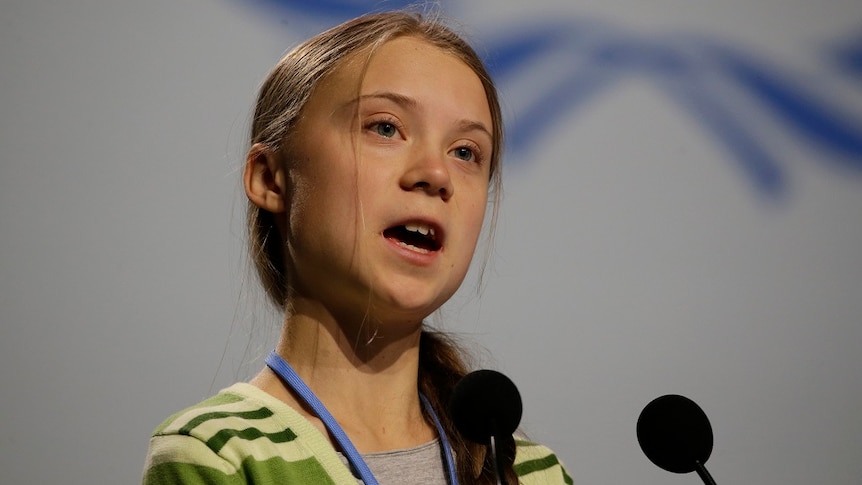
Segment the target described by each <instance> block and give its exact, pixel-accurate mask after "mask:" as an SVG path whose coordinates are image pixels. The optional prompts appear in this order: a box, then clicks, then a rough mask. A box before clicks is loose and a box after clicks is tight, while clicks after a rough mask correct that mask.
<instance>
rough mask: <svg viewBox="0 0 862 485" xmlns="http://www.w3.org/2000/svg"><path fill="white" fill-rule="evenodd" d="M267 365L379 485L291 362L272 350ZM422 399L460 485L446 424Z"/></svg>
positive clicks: (453, 482) (453, 481)
mask: <svg viewBox="0 0 862 485" xmlns="http://www.w3.org/2000/svg"><path fill="white" fill-rule="evenodd" d="M266 365H267V366H269V368H270V369H272V370H273V372H275V373H276V374H278V376H279V377H280V378H281V380H282V381H283V382H284V383H285V385H287V386H288V387H290V388H291V389H292V390H293V391H294V392H296V393H297V394H298V395H299V397H301V398H302V400H303V401H305V404H307V405H308V406H309V407H311V409H312V410H314V413H315V414H316V415H317V417H318V418H320V420H321V421H323V425H324V426H326V429H327V430H329V432H330V434H332V437H333V438H335V441H336V442H338V445H339V446H340V447H341V451H342V452H344V455H345V456H346V457H347V461H348V462H350V465H351V466H352V467H353V469H354V470H355V471H356V473H358V474H359V478H360V479H361V480H362V482H363V483H364V484H365V485H378V483H377V479H376V478H374V474H373V473H371V469H370V468H368V464H366V463H365V460H363V459H362V455H360V454H359V452H358V451H356V447H354V446H353V443H352V442H351V441H350V438H348V437H347V433H345V432H344V430H343V429H341V426H339V424H338V422H337V421H335V418H334V417H332V414H330V413H329V410H327V409H326V406H324V405H323V403H322V402H320V399H318V398H317V396H315V395H314V393H313V392H312V391H311V389H310V388H309V387H308V385H306V384H305V382H303V380H302V379H301V378H300V377H299V375H298V374H297V373H296V371H294V370H293V368H292V367H290V364H288V363H287V362H286V361H285V360H284V359H283V358H282V357H281V356H280V355H278V354H277V353H276V352H275V351H274V350H273V351H272V352H270V353H269V355H268V356H267V357H266ZM419 398H420V399H421V400H422V404H423V406H425V411H426V412H427V413H428V415H429V416H431V420H432V421H434V426H435V427H436V428H437V434H438V435H439V436H440V446H441V447H442V448H443V457H444V460H445V462H446V470H447V472H448V474H449V485H458V475H457V473H456V471H455V459H454V458H453V457H452V448H451V447H450V446H449V439H448V438H447V437H446V433H445V432H444V431H443V426H442V425H441V424H440V419H439V418H437V414H436V413H435V412H434V409H433V408H431V404H430V403H429V402H428V399H427V398H426V397H425V396H424V395H422V394H421V393H420V394H419Z"/></svg>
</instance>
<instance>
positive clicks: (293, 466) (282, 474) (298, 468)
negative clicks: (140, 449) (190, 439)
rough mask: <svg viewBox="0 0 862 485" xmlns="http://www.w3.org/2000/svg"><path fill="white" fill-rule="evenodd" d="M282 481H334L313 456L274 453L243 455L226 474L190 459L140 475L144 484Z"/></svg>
mask: <svg viewBox="0 0 862 485" xmlns="http://www.w3.org/2000/svg"><path fill="white" fill-rule="evenodd" d="M250 481H253V482H254V483H255V485H283V484H285V483H314V484H315V485H317V484H321V485H335V482H334V481H333V480H332V478H331V477H330V476H329V475H328V474H327V473H326V470H324V469H323V467H322V466H321V465H320V463H318V462H317V460H315V459H314V458H306V459H303V460H298V461H285V460H284V459H282V458H279V457H275V458H269V459H267V460H262V461H258V460H255V459H254V458H247V459H245V460H243V462H242V463H241V464H240V467H239V470H238V471H237V472H235V473H232V474H230V475H227V474H225V473H224V472H222V471H221V470H219V469H217V468H214V467H209V466H204V465H194V464H191V463H178V462H166V463H161V464H159V465H155V466H152V467H150V468H149V469H148V470H147V472H146V475H145V476H144V481H143V483H144V485H167V484H176V483H182V484H183V485H211V484H214V483H218V484H224V485H228V484H237V485H238V484H246V483H250Z"/></svg>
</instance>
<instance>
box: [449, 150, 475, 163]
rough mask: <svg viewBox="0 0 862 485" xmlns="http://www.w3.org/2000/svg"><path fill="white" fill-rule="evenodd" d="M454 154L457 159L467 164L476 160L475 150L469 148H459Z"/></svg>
mask: <svg viewBox="0 0 862 485" xmlns="http://www.w3.org/2000/svg"><path fill="white" fill-rule="evenodd" d="M452 154H453V155H454V156H455V158H460V159H461V160H464V161H465V162H470V161H473V160H474V159H475V158H476V154H475V153H473V150H471V149H470V148H468V147H458V148H456V149H454V150H452Z"/></svg>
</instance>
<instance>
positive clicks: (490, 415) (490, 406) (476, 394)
mask: <svg viewBox="0 0 862 485" xmlns="http://www.w3.org/2000/svg"><path fill="white" fill-rule="evenodd" d="M522 412H523V407H522V403H521V394H520V393H519V392H518V388H517V387H515V383H514V382H512V381H511V380H510V379H509V378H508V377H506V376H504V375H503V374H501V373H499V372H497V371H493V370H488V369H483V370H477V371H474V372H471V373H469V374H467V375H466V376H464V377H463V378H462V379H461V380H460V381H459V382H458V384H457V385H456V386H455V389H454V390H453V393H452V399H451V400H450V401H449V413H450V416H452V421H453V422H454V424H455V427H456V428H458V431H460V432H461V434H462V435H464V437H465V438H467V439H469V440H470V441H473V442H476V443H481V444H487V443H488V442H490V439H491V436H495V437H498V438H501V439H502V438H505V437H511V435H512V433H514V432H515V430H516V429H517V428H518V424H520V422H521V413H522Z"/></svg>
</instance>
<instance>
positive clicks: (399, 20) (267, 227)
mask: <svg viewBox="0 0 862 485" xmlns="http://www.w3.org/2000/svg"><path fill="white" fill-rule="evenodd" d="M403 36H412V37H416V38H418V39H421V40H423V41H425V42H428V43H429V44H431V45H433V46H435V47H437V48H439V49H441V50H443V51H445V52H446V53H449V54H451V55H453V56H454V57H456V58H458V59H460V60H461V61H463V62H464V63H465V64H466V65H467V66H469V67H470V68H471V69H472V70H473V72H475V73H476V75H477V76H478V78H479V79H480V81H481V82H482V85H483V87H484V89H485V95H486V98H487V102H488V107H489V109H490V112H491V119H492V135H493V140H492V143H493V146H492V154H491V159H490V173H491V175H490V180H489V191H490V192H491V196H492V200H493V207H492V214H491V225H492V227H493V224H494V221H495V219H496V215H497V207H498V198H499V194H500V184H501V176H500V175H501V170H500V160H501V156H502V147H503V120H502V114H501V110H500V103H499V99H498V95H497V90H496V88H495V87H494V83H493V82H492V80H491V78H490V75H489V74H488V72H487V70H486V68H485V66H484V64H483V63H482V61H481V59H480V58H479V56H478V55H477V54H476V52H475V51H474V50H473V48H472V47H470V45H469V44H467V42H465V41H464V40H463V39H462V38H461V37H460V36H459V35H458V34H457V33H456V32H455V31H454V30H452V29H451V28H449V27H447V26H445V25H444V24H443V23H442V22H441V21H440V20H439V18H437V17H428V16H423V15H420V14H414V13H408V12H386V13H376V14H369V15H365V16H362V17H359V18H356V19H353V20H350V21H348V22H345V23H343V24H341V25H338V26H336V27H333V28H331V29H329V30H327V31H325V32H323V33H321V34H318V35H316V36H315V37H313V38H311V39H309V40H308V41H306V42H304V43H302V44H301V45H299V46H298V47H296V48H295V49H293V50H291V51H290V52H289V53H287V54H286V55H285V56H284V57H283V58H282V59H281V60H280V61H279V62H278V64H276V66H275V67H274V68H273V69H272V71H270V73H269V75H268V76H267V78H266V80H265V81H264V83H263V85H262V86H261V89H260V93H259V95H258V99H257V104H256V106H255V112H254V117H253V119H252V125H251V136H250V142H251V145H254V144H258V143H260V144H264V145H265V146H267V147H268V148H269V149H270V150H272V151H273V152H279V151H281V150H283V149H286V147H285V146H284V145H285V142H286V140H288V139H289V137H290V135H291V133H292V130H293V129H294V127H295V126H296V124H297V122H298V120H299V119H300V116H301V115H302V111H303V109H304V107H305V105H306V103H307V102H308V101H309V99H311V97H312V95H313V94H314V90H315V88H316V87H317V86H318V85H319V84H320V83H321V81H323V80H324V79H325V78H326V77H327V76H329V75H331V74H332V73H333V72H334V71H336V70H337V69H338V68H339V67H341V66H342V65H343V63H344V62H345V61H346V60H348V59H350V58H351V57H352V56H354V55H356V54H357V53H359V52H362V51H366V50H368V52H370V53H373V52H374V50H375V49H376V48H377V47H379V46H380V45H382V44H384V43H385V42H387V41H389V40H392V39H395V38H397V37H403ZM360 81H361V80H357V83H359V82H360ZM300 142H301V141H300ZM283 158H285V157H283ZM286 158H289V157H286ZM286 163H289V162H286ZM248 231H249V251H250V257H251V260H252V262H253V264H254V266H255V269H256V271H257V274H258V276H259V278H260V281H261V283H262V285H263V288H264V290H265V291H266V293H267V295H268V297H269V299H270V301H271V302H272V303H273V304H274V305H276V306H277V307H279V308H282V309H284V307H285V304H286V302H287V295H288V288H289V284H290V282H289V280H288V268H286V267H285V261H284V255H283V251H284V241H283V238H282V235H281V234H280V231H279V229H278V226H277V224H276V216H275V214H272V213H270V212H268V211H266V210H263V209H261V208H259V207H258V206H256V205H255V204H253V203H251V202H249V205H248ZM463 355H464V353H463V352H462V351H461V350H460V348H459V347H458V346H457V345H456V344H455V342H454V341H452V339H451V338H449V337H448V336H447V335H445V334H442V333H439V332H433V331H430V330H428V329H427V328H426V329H425V330H423V332H422V336H421V340H420V357H419V358H420V372H419V390H420V391H421V392H422V393H423V394H424V395H425V396H426V398H428V400H429V401H430V403H431V405H432V407H433V408H434V410H435V412H436V413H437V415H438V416H439V418H440V419H441V421H442V424H443V426H444V429H445V431H446V433H447V435H448V436H449V438H450V441H451V444H452V446H453V448H454V450H455V456H456V457H457V462H458V463H457V468H458V475H459V478H460V479H461V481H462V483H493V476H494V475H493V467H494V465H493V464H492V463H490V458H489V457H487V456H486V453H485V448H484V447H483V446H479V445H476V444H472V443H469V442H467V441H465V440H464V439H463V438H462V437H461V436H460V433H458V432H457V430H456V429H455V428H454V426H453V425H452V423H451V421H450V419H449V417H448V412H447V410H446V406H447V403H448V401H449V397H450V396H451V391H452V389H453V388H454V386H455V384H456V383H457V382H458V381H459V380H460V378H461V377H463V376H464V375H465V374H466V373H467V369H466V365H465V364H464V360H463ZM506 473H507V475H509V481H510V483H516V482H517V478H516V477H515V475H514V471H513V470H512V468H511V466H509V467H508V469H507V471H506Z"/></svg>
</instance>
